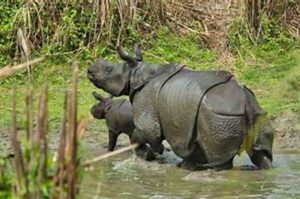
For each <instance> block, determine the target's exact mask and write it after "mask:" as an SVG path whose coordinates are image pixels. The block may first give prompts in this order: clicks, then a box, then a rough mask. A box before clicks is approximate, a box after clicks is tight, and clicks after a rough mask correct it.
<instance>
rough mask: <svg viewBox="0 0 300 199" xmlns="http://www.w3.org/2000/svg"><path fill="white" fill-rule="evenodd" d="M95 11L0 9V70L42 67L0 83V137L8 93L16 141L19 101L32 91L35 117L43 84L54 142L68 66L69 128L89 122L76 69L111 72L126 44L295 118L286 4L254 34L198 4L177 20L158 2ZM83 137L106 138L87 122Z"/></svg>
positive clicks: (40, 6)
mask: <svg viewBox="0 0 300 199" xmlns="http://www.w3.org/2000/svg"><path fill="white" fill-rule="evenodd" d="M95 2H96V1H95V0H89V1H83V0H70V1H68V3H66V2H64V1H39V2H37V1H31V0H29V1H24V0H16V1H9V0H7V1H1V2H0V69H1V68H3V67H4V66H6V65H8V64H10V65H14V64H16V63H21V62H25V61H26V60H27V59H33V58H37V57H41V56H45V57H46V59H45V61H43V62H41V63H39V64H36V65H34V68H33V69H32V71H31V73H30V75H28V74H27V73H26V72H25V73H18V74H16V75H14V76H11V77H6V78H2V79H1V78H0V115H1V117H0V131H1V130H2V129H3V128H4V129H8V128H10V127H11V125H12V119H11V118H12V114H11V113H12V101H13V97H12V88H13V87H16V88H17V93H16V94H17V102H18V103H17V114H18V118H17V119H18V120H17V128H18V130H20V131H24V130H25V128H26V118H25V114H24V113H25V109H26V105H25V100H24V99H25V94H26V91H27V89H28V87H30V88H31V89H32V90H33V112H34V114H36V113H37V110H38V94H39V93H40V91H41V89H42V88H43V86H44V85H45V84H47V86H48V88H49V94H48V121H49V122H48V125H49V132H58V131H59V126H60V124H61V120H62V118H63V110H62V107H63V102H64V93H65V90H66V88H67V87H68V86H69V85H70V82H71V77H72V66H71V65H72V62H73V60H77V61H78V62H79V82H78V87H79V89H78V118H79V120H80V119H83V118H87V117H90V113H89V112H90V111H89V110H90V107H91V106H92V105H93V104H94V103H95V100H94V99H93V97H92V95H91V93H92V92H93V91H94V90H97V89H96V88H95V87H94V86H93V85H92V84H91V83H90V82H89V80H88V79H87V77H86V69H87V67H88V65H89V63H90V62H92V61H93V60H94V59H95V58H97V57H100V56H101V57H104V58H105V59H106V60H110V61H114V62H120V60H119V59H118V57H117V55H116V52H115V48H116V46H117V45H118V44H122V45H123V46H125V48H127V50H128V51H131V52H132V50H133V49H132V46H133V44H134V43H140V44H141V46H142V50H143V51H144V60H145V61H148V62H156V63H166V62H173V63H184V64H186V65H187V66H188V67H190V68H192V69H194V70H209V69H214V70H216V69H221V70H229V71H231V72H233V73H234V74H235V75H236V76H237V78H238V79H239V80H240V82H241V83H243V84H244V85H246V86H247V87H249V88H251V89H252V90H253V91H254V92H255V94H256V96H257V98H258V100H259V102H260V104H261V105H262V107H263V108H265V109H266V110H267V111H268V112H269V114H270V115H271V116H273V117H277V116H279V115H280V114H281V113H283V112H284V111H295V112H300V81H299V79H300V40H299V35H298V37H297V36H295V34H294V32H293V34H292V33H291V31H290V30H295V29H293V28H291V27H292V26H293V25H294V24H293V23H294V22H293V20H292V19H294V18H296V17H297V16H299V15H297V16H296V17H294V18H293V8H295V9H294V10H297V8H299V6H298V5H297V4H295V2H296V1H285V2H288V3H286V4H287V5H284V3H281V4H280V6H277V7H276V6H274V12H273V15H272V17H269V16H265V15H266V14H265V13H264V14H263V15H262V16H261V20H260V22H259V23H260V24H259V25H260V26H259V27H260V28H259V30H256V34H253V32H255V31H253V30H252V27H251V25H250V24H251V23H249V21H247V20H246V19H244V18H243V17H241V16H240V15H238V16H236V20H234V21H233V20H228V21H226V20H224V21H225V22H226V23H224V24H223V23H220V24H219V23H218V24H217V23H216V21H218V20H221V19H223V18H224V19H227V18H228V16H227V14H228V13H224V15H223V14H222V15H221V17H220V15H215V17H216V18H210V17H209V16H211V14H214V13H207V16H206V15H205V13H206V12H207V10H209V11H211V10H212V9H205V10H201V9H202V5H201V6H198V3H199V4H201V1H199V2H198V1H197V2H195V5H194V7H197V9H194V10H191V9H190V8H189V7H188V6H189V5H188V4H186V5H185V7H182V10H180V11H179V10H178V9H177V7H178V5H175V6H174V4H171V3H170V2H169V1H168V0H166V1H160V0H156V1H145V3H140V4H137V5H136V9H133V7H132V6H130V5H132V4H134V3H136V1H133V0H128V1H126V2H127V3H128V4H125V3H124V4H122V3H120V2H121V1H115V0H108V1H101V2H106V3H107V5H99V4H96V3H95ZM97 2H100V1H97ZM151 2H152V3H151ZM185 2H186V1H184V0H182V1H181V0H178V2H177V3H181V4H184V3H185ZM193 2H194V1H193ZM224 2H225V1H224ZM249 2H251V1H248V3H249ZM104 4H105V3H104ZM221 4H222V3H221ZM225 4H226V2H225ZM94 5H97V6H94ZM226 6H227V5H226ZM241 6H242V5H241ZM297 6H298V7H297ZM282 8H283V10H282ZM285 8H286V11H287V12H286V14H287V15H288V16H287V17H289V19H290V20H285V21H284V20H283V19H282V17H281V14H282V13H283V11H285V10H284V9H285ZM280 9H281V10H280ZM250 11H251V10H250ZM178 12H181V13H180V14H178ZM245 12H247V10H246V11H245ZM248 12H249V10H248ZM203 13H204V14H203ZM229 14H232V13H229ZM233 14H235V13H233ZM177 15H178V16H180V17H179V18H177ZM201 17H203V18H201ZM214 20H215V21H214ZM207 21H208V22H209V23H207V24H205V23H206V22H207ZM232 21H233V22H232ZM289 21H290V23H289ZM200 22H201V23H200ZM229 22H230V23H229ZM292 22H293V23H292ZM298 22H299V21H298ZM209 24H213V25H209ZM295 24H296V25H298V24H297V21H296V23H295ZM228 26H229V27H228ZM227 27H228V28H227ZM203 32H205V33H203ZM257 32H258V33H259V34H258V33H257ZM221 33H222V34H221ZM220 35H221V36H220ZM224 35H225V36H224ZM29 77H30V78H29ZM34 120H36V118H34ZM89 130H90V131H97V132H99V131H100V132H104V131H105V130H106V128H105V126H104V122H103V121H101V122H100V121H99V122H98V121H97V122H94V123H93V125H92V127H91V128H90V129H89ZM7 164H8V162H7V161H4V160H2V159H0V190H9V189H11V183H12V182H11V181H10V178H9V177H8V176H7V175H4V172H5V170H4V168H7ZM45 189H46V188H45ZM45 193H46V192H45ZM1 194H2V195H1ZM3 194H7V192H3V193H2V192H1V191H0V198H2V197H6V195H3Z"/></svg>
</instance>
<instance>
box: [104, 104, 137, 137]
mask: <svg viewBox="0 0 300 199" xmlns="http://www.w3.org/2000/svg"><path fill="white" fill-rule="evenodd" d="M105 120H106V124H107V127H108V128H109V129H110V130H112V131H113V132H115V133H116V134H120V133H122V132H124V133H126V134H128V135H129V134H130V135H131V134H132V132H133V130H134V124H133V113H132V106H131V104H130V102H129V101H128V100H126V101H125V102H123V100H114V101H113V104H112V106H111V108H110V109H109V111H108V113H107V115H106V117H105Z"/></svg>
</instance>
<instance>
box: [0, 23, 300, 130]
mask: <svg viewBox="0 0 300 199" xmlns="http://www.w3.org/2000/svg"><path fill="white" fill-rule="evenodd" d="M274 42H275V41H273V43H272V42H270V43H263V44H257V45H249V46H245V45H244V44H243V45H240V46H239V48H237V49H236V51H233V53H231V55H230V56H229V57H227V58H225V59H226V60H225V61H224V58H223V57H221V56H220V53H218V52H216V51H213V50H209V49H207V48H204V47H203V45H202V44H201V42H200V41H199V39H198V37H197V36H196V35H194V34H189V35H185V36H180V35H177V34H174V33H172V32H171V31H170V30H169V29H167V28H165V29H162V30H159V31H157V32H156V38H155V39H152V40H151V42H149V44H151V45H148V46H145V48H146V49H144V53H145V55H144V60H146V61H149V62H156V63H165V62H173V63H184V64H186V65H187V66H189V67H190V68H193V69H195V70H207V69H224V70H229V71H231V72H233V73H234V74H235V75H236V76H237V77H238V79H240V81H241V82H242V83H243V84H245V85H247V86H248V87H250V88H251V89H253V90H254V92H255V93H256V95H257V97H258V100H259V101H260V103H261V105H262V107H263V108H265V109H266V110H267V111H268V112H269V113H270V114H271V115H272V116H277V115H279V114H280V113H282V112H283V111H286V110H291V111H300V104H299V93H300V90H299V83H298V82H297V79H299V74H300V73H299V68H300V60H299V59H300V55H299V52H300V51H299V41H292V40H289V41H286V43H285V44H288V45H281V44H279V41H276V42H275V43H274ZM229 45H232V44H229ZM127 47H128V50H131V51H132V49H131V46H127ZM99 56H102V57H104V58H105V59H108V60H111V61H116V62H118V61H120V60H119V59H118V58H117V56H116V53H115V51H113V49H107V48H105V47H101V46H100V47H98V48H94V49H91V50H86V51H83V52H82V53H81V54H79V55H78V56H77V59H78V60H79V65H80V73H79V93H78V94H79V96H78V97H79V99H78V102H79V103H78V107H79V108H78V109H79V117H80V118H84V117H89V116H90V114H89V109H90V107H91V106H92V105H93V103H95V100H94V99H93V97H92V96H91V93H92V91H94V90H97V89H96V88H95V87H94V86H93V85H92V84H91V83H90V82H89V81H88V79H87V78H86V69H87V67H88V65H89V64H88V63H89V62H90V61H92V60H94V59H95V58H96V57H99ZM72 58H73V55H58V56H54V57H49V58H47V59H46V60H45V61H43V62H42V63H39V64H37V65H36V66H35V68H34V70H33V71H32V74H31V80H30V81H29V80H28V77H27V74H24V73H23V74H18V75H16V76H14V77H9V78H6V79H2V80H0V85H1V88H0V92H1V96H0V110H1V118H0V123H1V126H7V125H9V124H10V121H11V116H10V115H11V101H12V100H11V98H12V97H11V96H12V95H11V89H12V87H13V86H16V87H17V89H18V92H17V96H18V107H17V109H18V111H19V112H20V113H23V112H24V106H25V103H24V96H25V92H26V86H27V85H29V86H30V87H31V88H32V89H33V90H34V91H35V93H38V91H39V90H40V89H41V88H42V86H43V85H44V84H47V85H48V87H49V116H50V118H49V120H50V124H51V126H52V127H54V129H55V127H56V126H57V125H58V124H59V121H60V118H61V117H62V112H61V105H62V103H63V96H64V90H65V88H66V87H67V86H68V85H69V83H70V77H71V62H72ZM34 98H35V99H36V98H37V94H36V95H35V96H34ZM35 102H36V100H35ZM35 106H36V104H35ZM22 115H24V114H22ZM19 124H20V127H21V126H22V124H23V119H22V118H20V121H19Z"/></svg>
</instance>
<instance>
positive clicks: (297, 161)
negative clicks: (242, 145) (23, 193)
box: [81, 152, 300, 198]
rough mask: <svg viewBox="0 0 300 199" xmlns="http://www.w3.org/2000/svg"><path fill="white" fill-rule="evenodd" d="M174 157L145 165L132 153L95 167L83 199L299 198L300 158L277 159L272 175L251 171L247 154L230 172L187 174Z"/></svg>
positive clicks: (169, 154) (282, 156) (294, 155)
mask: <svg viewBox="0 0 300 199" xmlns="http://www.w3.org/2000/svg"><path fill="white" fill-rule="evenodd" d="M179 161H180V160H179V159H178V158H176V156H175V155H174V154H173V153H172V152H167V153H165V154H164V155H163V156H162V157H160V159H159V160H158V161H154V162H145V161H143V160H140V159H138V158H136V157H134V156H133V155H131V154H130V153H127V154H122V155H121V156H118V157H115V158H113V159H109V160H106V161H104V162H101V163H99V164H97V165H95V167H94V170H93V171H91V172H88V174H87V175H85V177H84V179H83V184H82V189H81V196H82V198H219V197H225V198H241V197H242V198H300V153H297V152H294V153H281V154H279V153H277V154H275V156H274V169H272V170H268V171H260V170H255V168H254V166H252V165H251V162H250V160H249V159H248V158H247V156H246V155H245V154H242V155H241V156H239V157H237V158H235V160H234V165H235V167H234V169H233V170H230V171H221V172H216V171H213V170H207V171H197V172H190V171H187V170H183V169H180V168H178V167H176V164H177V163H178V162H179Z"/></svg>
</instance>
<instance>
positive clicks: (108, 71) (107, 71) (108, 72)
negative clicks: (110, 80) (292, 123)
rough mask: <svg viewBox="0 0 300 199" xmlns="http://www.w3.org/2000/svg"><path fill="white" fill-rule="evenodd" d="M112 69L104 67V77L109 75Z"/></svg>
mask: <svg viewBox="0 0 300 199" xmlns="http://www.w3.org/2000/svg"><path fill="white" fill-rule="evenodd" d="M112 70H113V69H112V68H111V67H108V66H107V67H105V69H104V72H105V75H110V73H111V71H112Z"/></svg>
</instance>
